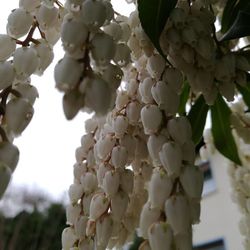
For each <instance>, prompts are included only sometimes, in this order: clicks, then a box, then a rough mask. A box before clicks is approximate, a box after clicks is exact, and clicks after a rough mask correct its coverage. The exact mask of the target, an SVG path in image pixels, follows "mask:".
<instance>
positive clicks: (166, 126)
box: [0, 0, 250, 250]
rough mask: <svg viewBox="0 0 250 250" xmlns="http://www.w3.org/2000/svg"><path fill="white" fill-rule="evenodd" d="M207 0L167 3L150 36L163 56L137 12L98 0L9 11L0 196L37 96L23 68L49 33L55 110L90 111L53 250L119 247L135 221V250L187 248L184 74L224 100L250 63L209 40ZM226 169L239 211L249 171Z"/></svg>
mask: <svg viewBox="0 0 250 250" xmlns="http://www.w3.org/2000/svg"><path fill="white" fill-rule="evenodd" d="M127 2H129V3H132V2H133V3H135V4H136V1H134V0H127ZM213 2H214V1H212V2H211V1H202V0H200V1H178V3H177V7H176V8H174V9H173V10H172V11H171V13H170V17H169V19H168V21H167V23H166V26H165V29H164V31H163V33H162V36H161V39H160V44H161V47H162V50H163V52H164V54H165V57H166V58H167V59H168V60H169V62H166V60H165V59H164V58H163V57H162V56H161V55H160V54H159V53H158V51H157V50H156V49H155V48H154V46H153V45H152V44H151V42H150V41H149V39H148V37H147V36H146V34H145V33H144V31H143V29H142V26H141V23H140V20H139V17H138V12H137V11H134V12H132V13H131V14H130V16H129V17H124V16H121V15H120V14H118V13H116V12H115V11H114V9H113V7H112V4H111V2H110V1H109V0H67V1H66V2H65V5H64V7H63V5H62V4H60V3H59V2H58V1H56V0H20V1H19V5H20V7H19V8H18V9H15V10H13V11H12V13H11V14H10V16H9V18H8V24H7V35H6V34H2V35H0V61H1V62H0V90H1V92H0V99H1V102H0V115H1V122H0V135H1V137H2V141H1V142H0V196H1V195H2V193H3V192H4V190H5V188H6V186H7V184H8V182H9V179H10V176H11V172H12V171H14V169H15V167H16V164H17V161H18V157H19V151H18V149H17V148H16V147H15V146H14V145H13V144H12V140H13V138H14V137H15V136H17V135H20V134H21V133H22V131H23V130H24V129H25V128H26V126H27V125H28V123H29V122H30V120H31V118H32V115H33V112H34V110H33V107H32V105H33V103H34V102H35V99H36V98H37V96H38V93H37V90H36V88H35V87H34V86H32V85H31V84H30V76H31V75H32V74H35V73H37V74H39V75H40V74H42V73H43V71H44V70H45V69H46V68H47V67H48V65H49V64H50V63H51V61H52V59H53V51H52V46H53V45H54V44H55V43H56V42H57V40H58V39H59V38H61V40H62V45H63V48H64V50H65V55H64V57H63V58H62V59H61V60H60V61H59V62H58V63H57V65H56V67H55V71H54V77H55V81H56V87H57V89H58V90H60V91H62V92H63V93H64V97H63V108H64V113H65V115H66V117H67V118H68V119H72V118H74V117H75V115H76V114H77V113H78V112H79V110H83V111H88V112H92V111H94V112H95V115H94V116H93V118H92V119H90V120H88V121H87V122H86V126H85V130H86V134H85V135H83V136H82V138H81V146H80V147H79V148H77V149H76V154H75V158H76V164H75V165H74V182H73V184H72V185H71V186H70V188H69V198H70V205H69V206H68V207H67V225H68V227H67V228H65V230H64V231H63V233H62V247H63V249H64V250H70V249H75V250H77V249H98V250H102V249H103V250H104V249H107V248H109V249H111V248H122V246H123V245H125V244H126V243H128V242H130V241H131V240H132V237H133V235H134V232H135V230H137V231H138V234H139V235H140V236H141V237H142V238H143V239H144V241H143V243H142V244H141V246H140V249H141V250H143V249H144V250H145V249H148V250H150V249H152V250H161V249H162V250H166V249H167V250H168V249H169V250H172V249H178V250H189V249H190V250H191V249H192V225H193V224H195V223H198V222H199V215H200V200H201V193H202V186H203V175H202V173H201V171H200V170H199V168H198V167H196V166H195V165H194V161H195V145H194V142H193V141H192V129H191V125H190V123H189V120H188V119H187V118H186V117H185V116H182V115H180V114H179V113H178V112H179V110H178V109H179V106H180V95H181V92H182V90H183V82H184V80H187V82H188V84H189V85H190V88H191V93H192V95H193V96H194V98H195V97H196V96H199V95H200V94H203V96H204V98H205V100H206V102H207V104H209V105H211V104H213V103H214V101H215V99H216V97H217V94H218V93H221V94H222V95H223V96H224V97H225V98H226V99H227V100H228V101H232V100H233V99H234V95H235V84H238V85H241V86H245V85H246V72H247V71H248V70H249V69H250V65H249V63H248V61H247V60H246V58H245V57H244V56H242V55H241V53H236V52H232V51H230V50H229V49H225V48H222V47H220V46H219V45H218V41H217V40H216V37H215V27H214V22H215V15H214V14H213V13H212V12H211V10H210V8H209V6H208V4H212V3H213ZM215 2H216V1H215ZM217 2H218V1H217ZM220 2H222V1H220ZM35 30H38V33H39V34H40V38H39V39H35V38H34V37H33V35H34V32H35ZM25 35H26V38H25V39H24V40H22V41H21V40H19V39H20V38H21V37H23V36H25ZM122 80H123V81H122ZM193 96H192V97H193ZM108 111H109V113H108V114H107V112H108ZM248 120H249V119H248V116H247V115H246V114H243V113H240V112H239V113H237V112H235V113H234V116H232V124H233V125H234V127H235V130H236V131H237V133H238V134H239V135H240V136H242V137H243V138H244V141H245V142H248V141H249V135H248ZM208 138H209V137H208V136H207V137H206V139H205V140H206V143H207V145H209V143H210V141H209V139H208ZM207 147H208V146H207ZM211 148H212V146H211V147H210V149H211ZM202 150H203V151H202ZM202 150H201V152H203V154H205V153H206V150H205V149H204V148H203V149H202ZM236 172H237V173H236ZM231 173H232V176H237V178H238V177H239V180H238V179H237V180H236V186H237V190H240V191H239V192H238V193H239V197H240V201H239V202H242V201H243V202H244V204H245V207H244V211H247V212H248V205H249V204H248V203H247V201H245V200H246V197H243V196H242V194H240V192H243V191H242V190H241V188H243V187H242V185H243V184H244V188H245V189H246V190H245V192H248V186H247V183H246V182H247V181H248V179H249V178H248V175H249V173H248V170H244V169H243V170H239V168H237V169H236V170H235V173H234V172H233V170H232V171H231ZM242 197H243V198H242ZM244 199H245V200H244ZM244 223H245V222H243V223H242V227H241V228H242V231H243V234H245V235H246V236H247V235H248V234H249V228H248V225H247V224H246V223H245V224H246V225H245V224H244ZM248 246H249V243H248V241H247V240H246V248H247V247H248Z"/></svg>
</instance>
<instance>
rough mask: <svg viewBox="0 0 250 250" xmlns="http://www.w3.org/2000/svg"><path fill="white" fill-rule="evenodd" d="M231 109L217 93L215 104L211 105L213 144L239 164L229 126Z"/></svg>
mask: <svg viewBox="0 0 250 250" xmlns="http://www.w3.org/2000/svg"><path fill="white" fill-rule="evenodd" d="M230 115H231V110H230V108H229V107H228V105H227V104H226V102H225V101H224V99H223V98H222V97H221V96H220V95H219V96H218V98H217V100H216V101H215V104H214V105H213V106H212V107H211V118H212V134H213V138H214V144H215V146H216V148H217V149H218V151H219V152H220V153H221V154H223V155H224V156H225V157H227V158H228V159H230V160H231V161H233V162H235V163H236V164H238V165H241V161H240V158H239V156H238V151H237V147H236V144H235V141H234V138H233V135H232V131H231V126H230Z"/></svg>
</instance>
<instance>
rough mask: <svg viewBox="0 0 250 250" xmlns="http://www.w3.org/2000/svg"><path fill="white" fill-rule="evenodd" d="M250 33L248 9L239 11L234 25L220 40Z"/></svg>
mask: <svg viewBox="0 0 250 250" xmlns="http://www.w3.org/2000/svg"><path fill="white" fill-rule="evenodd" d="M249 35H250V13H249V12H247V11H239V13H238V15H237V17H236V19H235V21H234V23H233V25H232V26H231V28H230V29H229V30H228V31H227V32H226V34H225V35H224V36H223V37H222V38H221V40H220V41H227V40H232V39H237V38H241V37H245V36H249Z"/></svg>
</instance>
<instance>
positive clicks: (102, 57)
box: [91, 33, 115, 66]
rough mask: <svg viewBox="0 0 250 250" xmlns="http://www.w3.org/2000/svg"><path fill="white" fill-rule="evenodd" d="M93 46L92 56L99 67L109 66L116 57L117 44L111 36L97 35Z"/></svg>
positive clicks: (93, 40) (92, 41)
mask: <svg viewBox="0 0 250 250" xmlns="http://www.w3.org/2000/svg"><path fill="white" fill-rule="evenodd" d="M91 44H92V49H91V54H92V57H93V59H94V60H95V61H96V63H97V64H98V65H101V66H104V65H107V64H108V63H109V62H110V60H111V59H113V57H114V56H115V43H114V41H113V39H112V37H111V36H109V35H107V34H105V33H96V34H95V36H94V37H93V39H92V40H91Z"/></svg>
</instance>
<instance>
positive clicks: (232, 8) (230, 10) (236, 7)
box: [221, 0, 249, 33]
mask: <svg viewBox="0 0 250 250" xmlns="http://www.w3.org/2000/svg"><path fill="white" fill-rule="evenodd" d="M248 4H249V0H228V1H227V3H226V6H225V8H224V11H223V15H222V19H221V32H222V33H226V32H227V31H228V30H229V29H230V27H231V26H232V24H233V23H234V20H235V19H236V17H237V15H238V13H239V11H240V10H245V9H246V7H247V5H248Z"/></svg>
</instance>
